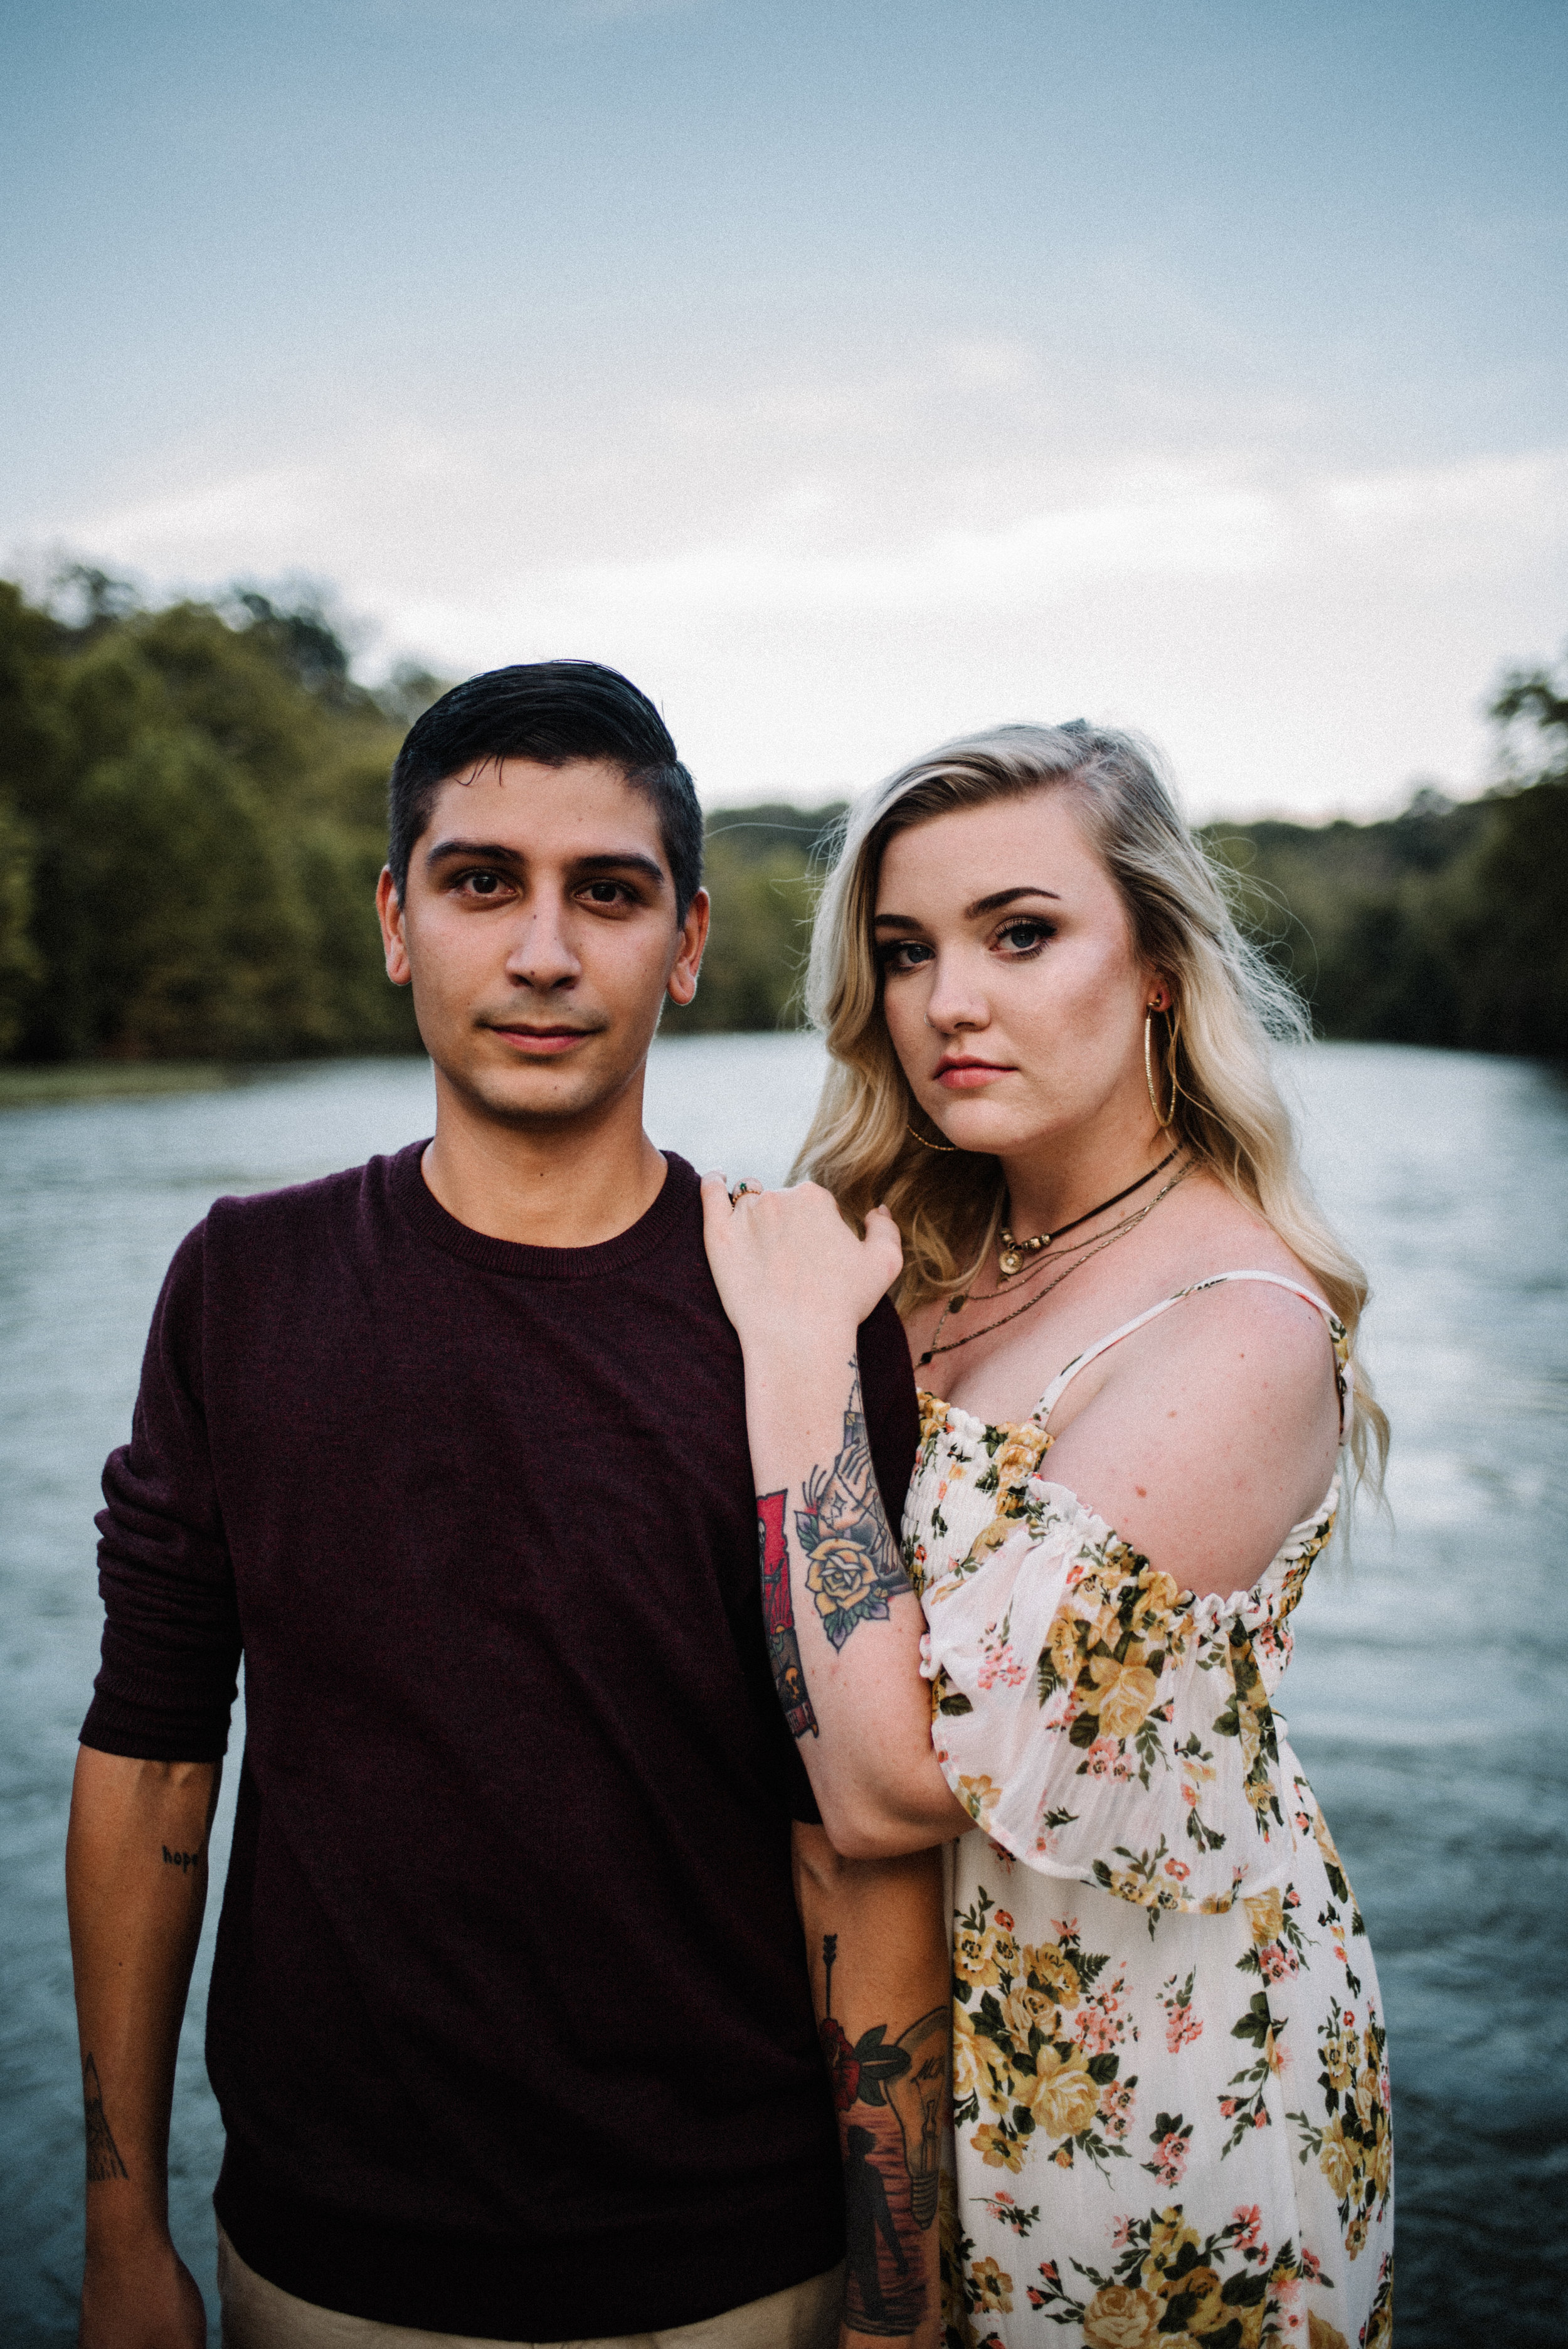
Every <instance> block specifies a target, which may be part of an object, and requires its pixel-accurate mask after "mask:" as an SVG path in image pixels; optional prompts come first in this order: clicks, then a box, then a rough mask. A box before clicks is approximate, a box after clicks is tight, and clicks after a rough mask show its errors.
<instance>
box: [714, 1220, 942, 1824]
mask: <svg viewBox="0 0 1568 2349" xmlns="http://www.w3.org/2000/svg"><path fill="white" fill-rule="evenodd" d="M703 1201H704V1210H705V1215H706V1218H707V1250H708V1260H709V1262H710V1263H711V1265H712V1267H713V1272H714V1278H715V1280H716V1281H717V1284H718V1291H719V1295H720V1297H721V1298H722V1299H723V1301H724V1307H725V1310H726V1312H727V1314H728V1315H729V1318H730V1319H731V1321H732V1322H733V1323H734V1324H735V1327H736V1330H737V1331H738V1334H739V1337H740V1343H741V1350H742V1353H743V1355H744V1357H745V1361H746V1412H747V1425H748V1430H749V1433H750V1440H751V1462H752V1473H753V1475H754V1476H755V1477H756V1480H757V1491H758V1499H757V1514H758V1537H759V1542H760V1547H761V1556H762V1574H763V1591H764V1604H765V1608H766V1611H767V1621H768V1630H769V1648H770V1650H771V1651H772V1656H773V1666H774V1677H775V1681H776V1682H777V1685H778V1688H779V1700H780V1702H781V1703H782V1704H783V1707H784V1711H785V1715H786V1718H787V1719H788V1720H789V1726H790V1728H791V1729H792V1730H793V1732H794V1733H795V1735H796V1737H797V1738H798V1739H799V1741H800V1746H801V1753H802V1757H803V1759H804V1761H805V1764H806V1767H807V1770H808V1772H809V1773H810V1779H811V1786H812V1791H813V1793H814V1794H815V1795H816V1797H817V1803H818V1806H819V1808H820V1811H821V1814H822V1822H823V1825H824V1826H825V1827H826V1828H827V1831H828V1834H829V1836H830V1837H831V1839H832V1841H833V1843H834V1845H835V1846H836V1847H837V1848H838V1849H839V1850H840V1851H841V1852H843V1853H845V1854H847V1855H850V1856H851V1857H861V1858H875V1857H890V1856H892V1855H895V1854H898V1853H901V1852H911V1851H918V1850H922V1849H923V1848H924V1847H927V1846H929V1845H931V1844H934V1843H936V1842H939V1841H944V1840H945V1839H946V1838H947V1837H951V1836H955V1835H962V1834H963V1833H964V1831H965V1828H966V1827H967V1826H970V1824H971V1821H970V1819H969V1817H968V1815H967V1814H966V1813H965V1811H964V1810H963V1809H962V1808H961V1806H959V1804H958V1803H957V1802H956V1801H955V1800H954V1796H953V1795H951V1794H950V1793H949V1791H948V1787H947V1784H946V1781H945V1780H944V1777H943V1775H942V1772H941V1770H940V1769H939V1767H938V1766H937V1762H936V1757H935V1755H934V1754H933V1752H932V1747H931V1699H930V1693H929V1691H928V1689H927V1686H926V1683H925V1682H923V1680H922V1679H921V1677H920V1638H921V1633H922V1631H923V1629H924V1618H923V1615H922V1613H921V1610H920V1604H919V1601H918V1600H917V1599H916V1598H915V1596H914V1593H913V1589H912V1588H911V1587H910V1583H909V1579H908V1577H907V1576H906V1574H905V1573H904V1570H903V1563H902V1561H901V1559H900V1556H899V1549H898V1544H897V1541H896V1539H895V1537H894V1535H893V1532H892V1527H891V1526H889V1524H888V1521H887V1516H886V1513H885V1511H884V1510H883V1507H882V1496H881V1495H880V1493H879V1492H878V1489H877V1482H876V1477H875V1475H874V1473H873V1471H872V1463H871V1456H870V1452H869V1449H868V1446H867V1443H866V1430H865V1419H864V1415H863V1413H862V1411H861V1392H860V1375H859V1370H858V1367H857V1361H856V1351H855V1337H856V1331H857V1330H858V1329H859V1327H860V1324H861V1321H862V1320H863V1319H865V1317H866V1315H867V1314H868V1313H870V1312H871V1311H872V1309H873V1308H874V1307H875V1305H876V1303H877V1301H878V1299H880V1298H881V1297H882V1295H883V1294H884V1293H885V1291H886V1290H887V1288H889V1287H890V1286H891V1285H892V1281H893V1280H894V1279H895V1278H897V1275H898V1270H899V1267H900V1264H901V1262H902V1251H901V1249H900V1246H899V1239H898V1234H897V1231H896V1229H895V1228H894V1226H893V1223H892V1217H891V1216H888V1215H887V1214H886V1212H885V1210H883V1209H881V1208H878V1209H877V1210H876V1211H875V1213H874V1214H873V1215H872V1217H871V1218H870V1220H869V1221H868V1225H867V1230H866V1237H865V1239H864V1240H858V1239H857V1238H856V1237H855V1236H854V1234H853V1233H852V1232H851V1230H850V1229H849V1228H848V1226H846V1225H845V1223H844V1221H843V1219H842V1217H841V1216H840V1214H839V1211H838V1208H837V1207H836V1206H835V1205H834V1203H833V1201H832V1199H831V1198H830V1195H828V1193H827V1192H826V1191H823V1190H820V1189H819V1188H818V1187H817V1186H816V1185H814V1184H805V1185H801V1186H800V1188H799V1190H795V1191H788V1192H777V1191H770V1192H764V1193H761V1194H748V1195H747V1196H746V1197H745V1198H744V1199H743V1200H742V1201H741V1202H740V1204H739V1205H738V1206H735V1207H732V1206H731V1205H730V1203H729V1199H728V1195H727V1192H726V1190H725V1187H724V1182H723V1178H722V1177H721V1176H719V1175H709V1176H707V1178H706V1179H705V1182H704V1185H703Z"/></svg>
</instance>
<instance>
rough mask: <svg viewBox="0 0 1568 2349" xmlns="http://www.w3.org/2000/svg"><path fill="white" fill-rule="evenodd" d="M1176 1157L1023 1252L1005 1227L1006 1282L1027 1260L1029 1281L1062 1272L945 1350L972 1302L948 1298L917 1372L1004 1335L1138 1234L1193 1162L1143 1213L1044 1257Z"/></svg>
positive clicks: (1002, 1236)
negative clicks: (996, 1333)
mask: <svg viewBox="0 0 1568 2349" xmlns="http://www.w3.org/2000/svg"><path fill="white" fill-rule="evenodd" d="M1176 1155H1177V1152H1176V1151H1174V1150H1172V1151H1171V1153H1170V1154H1169V1156H1167V1157H1165V1158H1162V1159H1161V1162H1160V1164H1159V1165H1158V1166H1151V1167H1150V1170H1149V1172H1148V1174H1140V1176H1139V1178H1138V1181H1137V1182H1136V1183H1130V1184H1129V1185H1128V1186H1127V1188H1126V1190H1125V1191H1119V1192H1118V1193H1117V1194H1116V1196H1115V1197H1114V1198H1111V1199H1104V1200H1102V1201H1101V1202H1100V1204H1099V1206H1098V1207H1090V1209H1089V1210H1088V1214H1087V1215H1083V1216H1074V1217H1073V1219H1072V1222H1071V1223H1070V1224H1064V1225H1063V1226H1062V1227H1061V1231H1058V1232H1055V1233H1052V1232H1044V1233H1042V1234H1041V1235H1040V1237H1038V1239H1037V1240H1028V1241H1026V1242H1025V1243H1024V1244H1023V1247H1022V1248H1020V1247H1019V1244H1018V1242H1017V1241H1016V1240H1015V1239H1014V1238H1013V1236H1012V1234H1011V1233H1010V1232H1009V1231H1008V1229H1007V1226H1006V1224H1004V1225H1003V1226H1002V1228H1001V1232H1000V1234H999V1237H1000V1240H1001V1243H1002V1256H1001V1258H1000V1267H999V1268H1000V1272H1001V1277H1002V1278H1003V1279H1005V1280H1006V1279H1008V1278H1011V1277H1012V1275H1013V1274H1014V1273H1016V1272H1017V1271H1018V1270H1019V1269H1020V1268H1021V1267H1022V1265H1023V1263H1024V1261H1025V1258H1026V1256H1029V1257H1033V1258H1034V1264H1033V1266H1032V1268H1031V1277H1032V1276H1033V1274H1034V1273H1035V1272H1045V1271H1047V1270H1049V1268H1051V1267H1052V1266H1053V1265H1062V1268H1061V1270H1060V1271H1059V1272H1058V1273H1057V1277H1056V1278H1055V1279H1054V1280H1047V1283H1046V1285H1045V1287H1044V1288H1037V1289H1036V1291H1035V1293H1034V1295H1033V1296H1032V1297H1026V1298H1025V1299H1024V1301H1023V1303H1022V1304H1021V1305H1015V1306H1014V1308H1013V1309H1012V1311H1011V1312H1010V1313H999V1314H997V1316H996V1317H995V1320H992V1321H985V1322H982V1323H981V1325H980V1327H979V1329H978V1330H965V1332H964V1335H963V1337H962V1338H950V1339H949V1340H948V1341H947V1343H946V1344H945V1345H944V1346H939V1345H938V1344H937V1342H936V1341H937V1340H938V1339H939V1338H940V1337H941V1335H942V1333H943V1331H944V1330H945V1329H946V1327H947V1324H948V1322H949V1321H950V1320H951V1319H952V1318H953V1316H954V1314H955V1313H957V1312H960V1311H962V1309H963V1308H964V1307H965V1305H967V1304H968V1303H970V1301H971V1299H970V1298H969V1296H968V1295H967V1294H965V1293H960V1294H959V1295H958V1296H956V1297H950V1298H949V1299H948V1300H947V1303H946V1305H945V1306H944V1308H943V1311H942V1319H940V1320H939V1321H938V1323H937V1325H936V1327H935V1329H934V1330H933V1331H932V1333H931V1343H930V1345H929V1346H928V1347H927V1348H926V1350H925V1351H924V1353H923V1354H922V1356H921V1357H920V1360H919V1361H918V1363H917V1364H916V1366H915V1367H916V1368H917V1369H918V1370H923V1369H924V1368H925V1365H926V1364H927V1362H930V1361H934V1360H935V1358H936V1356H937V1355H938V1354H954V1353H956V1352H957V1350H958V1349H959V1347H960V1346H972V1345H973V1344H974V1343H975V1340H976V1338H987V1337H989V1336H990V1334H991V1332H992V1330H1001V1329H1005V1328H1006V1325H1007V1323H1008V1322H1009V1321H1016V1320H1017V1319H1018V1317H1019V1315H1020V1314H1022V1313H1032V1312H1033V1310H1034V1309H1035V1307H1036V1306H1037V1305H1040V1304H1043V1303H1044V1302H1045V1299H1047V1297H1049V1296H1050V1294H1051V1292H1052V1291H1053V1289H1057V1288H1060V1287H1061V1285H1062V1283H1063V1281H1064V1280H1069V1279H1070V1278H1072V1276H1073V1274H1074V1273H1075V1272H1077V1271H1078V1269H1079V1268H1080V1267H1081V1266H1083V1265H1086V1264H1088V1263H1089V1261H1090V1260H1091V1259H1092V1258H1093V1257H1097V1256H1099V1255H1102V1254H1103V1252H1104V1251H1105V1250H1106V1249H1107V1248H1108V1247H1115V1245H1116V1243H1117V1241H1118V1240H1119V1239H1125V1238H1126V1237H1127V1235H1128V1233H1129V1232H1130V1231H1136V1229H1137V1228H1138V1226H1139V1225H1140V1224H1141V1223H1142V1222H1143V1221H1144V1219H1145V1218H1146V1217H1147V1216H1151V1215H1152V1214H1153V1213H1154V1210H1155V1208H1156V1207H1157V1206H1159V1205H1160V1202H1161V1199H1166V1198H1169V1197H1170V1195H1171V1192H1172V1191H1173V1190H1174V1189H1175V1188H1176V1185H1178V1183H1182V1182H1185V1180H1186V1178H1187V1176H1188V1175H1189V1174H1191V1172H1192V1168H1193V1165H1194V1164H1195V1161H1193V1160H1192V1159H1191V1158H1189V1159H1186V1160H1185V1161H1184V1162H1183V1163H1182V1164H1181V1165H1180V1166H1178V1167H1177V1169H1176V1172H1175V1174H1172V1176H1171V1180H1170V1181H1169V1183H1163V1184H1161V1186H1160V1188H1159V1190H1158V1191H1156V1193H1155V1194H1154V1196H1153V1197H1152V1199H1150V1200H1149V1201H1148V1202H1147V1204H1146V1205H1145V1206H1141V1207H1135V1208H1134V1209H1133V1211H1132V1213H1131V1215H1130V1216H1122V1217H1121V1219H1120V1221H1119V1223H1115V1224H1112V1226H1111V1227H1110V1229H1109V1232H1094V1233H1091V1234H1090V1235H1089V1237H1088V1239H1085V1240H1075V1241H1074V1243H1073V1245H1072V1247H1070V1248H1062V1249H1060V1250H1059V1251H1058V1252H1057V1254H1056V1255H1055V1256H1047V1255H1046V1254H1045V1250H1046V1248H1047V1247H1048V1246H1049V1244H1050V1242H1051V1241H1052V1240H1053V1239H1058V1240H1059V1239H1060V1238H1061V1237H1062V1232H1072V1231H1076V1230H1077V1229H1078V1226H1079V1225H1080V1224H1087V1223H1089V1222H1091V1221H1092V1219H1093V1218H1094V1217H1095V1216H1103V1215H1104V1213H1105V1211H1106V1209H1107V1208H1108V1207H1115V1206H1119V1205H1120V1203H1121V1201H1122V1200H1123V1199H1129V1198H1130V1197H1131V1195H1132V1194H1133V1192H1134V1191H1140V1190H1141V1189H1142V1188H1143V1185H1145V1183H1152V1181H1153V1180H1154V1177H1155V1176H1156V1174H1162V1173H1163V1171H1164V1169H1165V1168H1166V1167H1167V1166H1169V1165H1170V1164H1171V1159H1173V1158H1174V1157H1175V1156H1176ZM1009 1256H1011V1257H1013V1258H1014V1259H1015V1260H1014V1262H1013V1264H1012V1265H1011V1266H1009V1265H1008V1263H1007V1258H1008V1257H1009ZM1063 1257H1071V1258H1072V1262H1071V1263H1070V1264H1062V1258H1063ZM1000 1295H1001V1292H1000V1291H998V1292H997V1297H998V1299H999V1298H1000ZM975 1301H976V1302H984V1301H987V1300H983V1299H976V1300H975ZM992 1301H995V1300H992Z"/></svg>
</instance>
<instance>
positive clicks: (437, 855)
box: [425, 840, 522, 864]
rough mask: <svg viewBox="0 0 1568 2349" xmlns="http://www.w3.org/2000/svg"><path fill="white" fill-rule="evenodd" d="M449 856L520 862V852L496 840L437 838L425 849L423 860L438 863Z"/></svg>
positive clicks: (508, 862) (502, 862) (499, 861)
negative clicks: (433, 843) (431, 845)
mask: <svg viewBox="0 0 1568 2349" xmlns="http://www.w3.org/2000/svg"><path fill="white" fill-rule="evenodd" d="M449 856H472V857H475V858H477V859H478V860H479V861H480V863H481V864H521V863H522V852H521V849H517V848H507V847H504V846H503V845H502V844H501V843H500V841H497V840H438V841H437V843H436V844H435V846H434V848H428V849H427V850H426V851H425V862H426V864H440V863H441V862H442V861H443V860H444V859H445V858H446V857H449Z"/></svg>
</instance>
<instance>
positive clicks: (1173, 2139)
mask: <svg viewBox="0 0 1568 2349" xmlns="http://www.w3.org/2000/svg"><path fill="white" fill-rule="evenodd" d="M1150 2167H1151V2168H1153V2170H1154V2174H1155V2176H1156V2177H1157V2178H1159V2180H1160V2183H1161V2186H1180V2185H1181V2174H1182V2172H1183V2170H1184V2169H1185V2168H1186V2167H1187V2140H1186V2138H1185V2137H1182V2136H1181V2134H1180V2133H1179V2132H1178V2131H1177V2130H1175V2129H1172V2130H1171V2134H1170V2136H1169V2137H1161V2140H1160V2142H1159V2144H1158V2145H1157V2146H1156V2147H1155V2148H1154V2160H1153V2162H1152V2164H1151V2165H1150Z"/></svg>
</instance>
